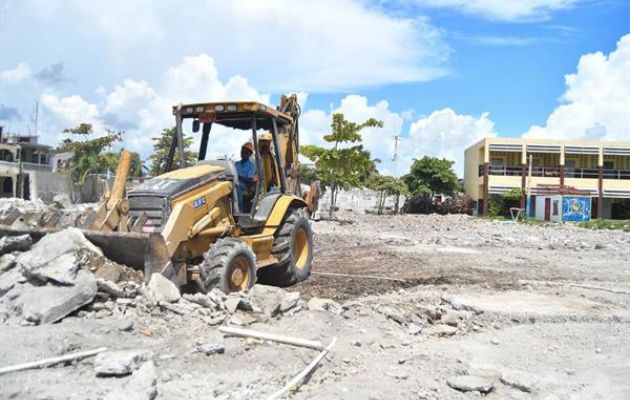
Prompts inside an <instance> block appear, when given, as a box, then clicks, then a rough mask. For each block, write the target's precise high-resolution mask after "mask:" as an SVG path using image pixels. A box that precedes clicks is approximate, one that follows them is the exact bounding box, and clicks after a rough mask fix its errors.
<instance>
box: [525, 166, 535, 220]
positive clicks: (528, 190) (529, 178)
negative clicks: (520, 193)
mask: <svg viewBox="0 0 630 400" xmlns="http://www.w3.org/2000/svg"><path fill="white" fill-rule="evenodd" d="M532 163H533V162H532V155H531V154H530V155H529V171H528V173H527V186H526V188H525V190H526V194H527V199H526V200H525V201H526V203H525V218H526V219H529V211H530V208H531V201H532V196H531V184H532Z"/></svg>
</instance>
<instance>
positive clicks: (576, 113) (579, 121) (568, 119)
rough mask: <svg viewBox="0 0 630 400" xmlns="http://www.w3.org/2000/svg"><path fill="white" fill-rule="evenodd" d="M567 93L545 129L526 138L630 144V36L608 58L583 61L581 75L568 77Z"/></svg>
mask: <svg viewBox="0 0 630 400" xmlns="http://www.w3.org/2000/svg"><path fill="white" fill-rule="evenodd" d="M565 84H566V92H565V93H564V95H563V96H562V97H561V101H562V104H561V105H559V106H558V107H557V108H556V109H555V110H554V111H553V112H552V113H551V114H550V115H549V117H548V118H547V121H546V124H545V126H532V127H531V128H530V129H529V131H528V132H527V133H526V134H525V135H524V136H526V137H545V138H554V139H569V138H570V139H592V140H628V138H629V137H630V112H629V110H630V34H628V35H625V36H623V37H622V38H621V39H620V40H619V41H618V42H617V48H616V49H615V50H614V51H612V52H611V53H610V54H608V55H606V54H603V53H601V52H596V53H590V54H586V55H583V56H582V57H580V61H579V63H578V66H577V71H576V72H575V73H574V74H569V75H566V76H565Z"/></svg>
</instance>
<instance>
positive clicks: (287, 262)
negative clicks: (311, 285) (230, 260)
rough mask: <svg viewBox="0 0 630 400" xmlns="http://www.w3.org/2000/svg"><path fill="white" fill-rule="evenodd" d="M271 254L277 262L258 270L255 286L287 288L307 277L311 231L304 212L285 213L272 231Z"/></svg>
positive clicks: (311, 239) (295, 210)
mask: <svg viewBox="0 0 630 400" xmlns="http://www.w3.org/2000/svg"><path fill="white" fill-rule="evenodd" d="M272 254H273V256H274V257H276V258H277V259H278V263H277V264H275V265H270V266H268V267H263V268H260V269H259V270H258V282H259V283H262V284H264V285H272V286H280V287H287V286H291V285H294V284H296V283H298V282H302V281H305V280H306V279H308V277H309V276H310V275H311V269H312V267H313V231H312V230H311V224H310V223H309V220H308V217H307V216H306V214H305V212H304V211H302V210H299V209H293V210H289V212H288V213H287V217H286V218H285V220H284V222H283V224H282V225H281V226H280V228H279V229H278V231H277V232H276V235H275V239H274V243H273V249H272Z"/></svg>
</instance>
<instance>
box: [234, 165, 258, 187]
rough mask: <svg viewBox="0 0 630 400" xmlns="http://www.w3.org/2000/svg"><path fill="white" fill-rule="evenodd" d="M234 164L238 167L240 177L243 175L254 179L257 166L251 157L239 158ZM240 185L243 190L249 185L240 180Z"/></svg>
mask: <svg viewBox="0 0 630 400" xmlns="http://www.w3.org/2000/svg"><path fill="white" fill-rule="evenodd" d="M234 166H235V167H236V173H237V174H238V177H239V178H241V177H243V178H247V179H252V178H253V177H254V175H256V167H255V166H254V163H253V162H252V160H251V159H249V158H248V159H247V160H239V161H237V162H235V163H234ZM238 186H239V188H240V189H241V190H247V189H248V187H249V185H248V184H247V183H245V182H239V183H238Z"/></svg>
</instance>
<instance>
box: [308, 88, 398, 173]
mask: <svg viewBox="0 0 630 400" xmlns="http://www.w3.org/2000/svg"><path fill="white" fill-rule="evenodd" d="M338 112H339V113H343V114H344V116H345V117H346V119H348V120H349V121H352V122H356V123H361V122H364V121H365V120H367V119H370V118H375V119H377V120H380V121H382V122H383V127H382V128H365V129H363V130H361V136H362V138H363V146H364V148H365V149H367V150H369V151H370V155H371V157H372V158H373V159H379V160H380V161H381V162H380V163H379V164H378V169H379V171H380V172H381V173H384V174H393V173H394V166H393V164H392V161H391V159H392V157H393V155H394V140H393V136H396V135H400V134H401V130H402V126H403V117H402V116H401V115H400V114H399V113H396V112H394V111H392V110H390V109H389V103H388V102H387V101H384V100H381V101H379V102H377V103H376V104H369V101H368V99H367V97H364V96H359V95H355V94H353V95H348V96H346V97H344V98H343V99H342V100H341V102H340V104H339V106H337V107H335V108H334V109H333V110H332V113H338ZM331 119H332V115H331V113H328V112H325V111H323V110H318V109H312V110H308V111H306V112H305V113H304V114H303V115H302V117H301V118H300V140H301V143H302V144H315V145H318V146H329V145H328V144H327V143H325V142H324V140H323V135H325V134H327V133H329V132H330V122H331ZM401 171H402V170H401V169H400V168H399V169H398V171H397V172H401Z"/></svg>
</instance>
